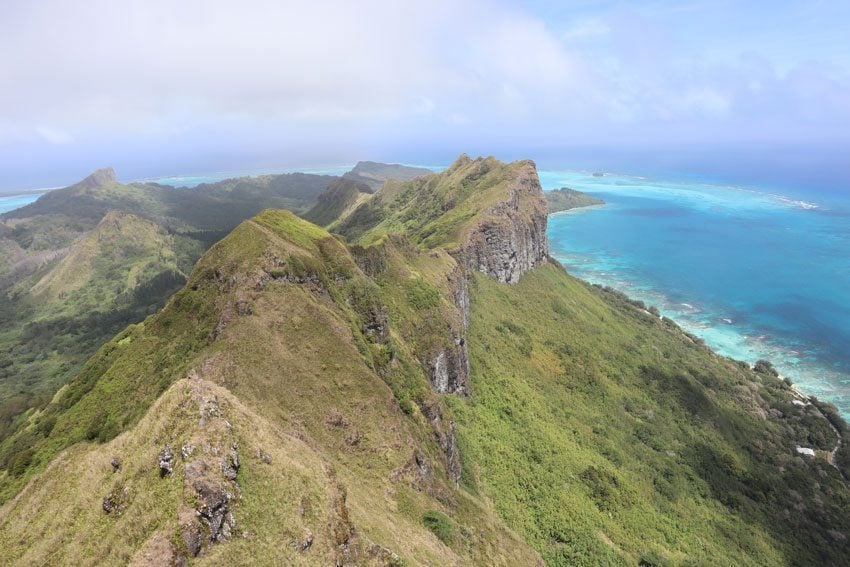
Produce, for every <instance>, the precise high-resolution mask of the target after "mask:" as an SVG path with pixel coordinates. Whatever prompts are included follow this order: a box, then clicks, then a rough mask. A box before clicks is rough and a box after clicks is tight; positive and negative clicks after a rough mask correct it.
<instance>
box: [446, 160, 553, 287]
mask: <svg viewBox="0 0 850 567" xmlns="http://www.w3.org/2000/svg"><path fill="white" fill-rule="evenodd" d="M464 161H465V163H461V162H459V163H457V164H455V166H453V167H458V168H465V167H471V168H472V169H473V172H472V173H470V174H469V175H480V174H481V169H483V168H485V167H487V162H486V161H484V160H481V159H480V158H479V159H478V160H475V161H471V160H464ZM511 165H512V166H514V168H515V169H516V172H515V174H514V175H513V176H512V178H510V180H509V182H508V185H507V187H506V188H505V189H504V195H503V196H502V198H501V199H499V200H498V201H496V202H495V203H493V204H492V205H490V206H489V207H488V208H486V209H485V210H484V211H483V212H481V213H480V214H477V215H476V216H475V221H474V222H473V223H472V225H471V226H470V227H468V228H466V229H465V234H464V235H463V237H462V244H461V245H460V247H459V249H458V252H457V253H458V255H459V256H460V257H461V258H462V260H461V261H462V262H463V263H465V264H466V266H467V268H469V269H472V270H478V271H480V272H482V273H485V274H487V275H489V276H491V277H493V278H496V279H497V280H498V281H500V282H502V283H509V284H515V283H517V282H519V278H520V277H521V276H522V275H523V274H524V273H526V272H528V271H529V270H531V269H532V268H534V267H535V266H538V265H540V264H541V263H544V262H545V261H546V258H547V257H548V255H549V246H548V242H547V236H546V222H547V216H548V209H547V206H546V199H545V197H544V196H543V188H542V187H541V186H540V179H539V178H538V177H537V169H536V167H535V165H534V162H532V161H525V162H518V163H517V164H511Z"/></svg>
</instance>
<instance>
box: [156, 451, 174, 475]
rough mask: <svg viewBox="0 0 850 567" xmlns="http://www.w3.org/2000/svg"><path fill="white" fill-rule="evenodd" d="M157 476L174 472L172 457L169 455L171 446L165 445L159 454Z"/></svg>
mask: <svg viewBox="0 0 850 567" xmlns="http://www.w3.org/2000/svg"><path fill="white" fill-rule="evenodd" d="M158 463H159V476H165V475H169V474H171V473H172V472H173V471H174V455H173V454H172V453H171V446H170V445H166V446H165V448H163V450H162V451H160V453H159V457H158Z"/></svg>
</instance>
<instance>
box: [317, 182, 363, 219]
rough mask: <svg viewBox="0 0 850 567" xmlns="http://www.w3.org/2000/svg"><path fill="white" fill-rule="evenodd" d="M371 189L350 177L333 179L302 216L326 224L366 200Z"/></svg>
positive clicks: (345, 214) (344, 214)
mask: <svg viewBox="0 0 850 567" xmlns="http://www.w3.org/2000/svg"><path fill="white" fill-rule="evenodd" d="M372 194H373V191H372V189H371V188H370V187H369V186H368V185H366V184H364V183H360V182H357V181H353V180H351V179H340V180H338V181H334V182H333V183H331V184H330V185H328V188H327V189H325V190H324V191H323V192H322V194H321V195H319V199H318V202H317V203H316V204H315V205H313V207H312V208H311V209H310V210H309V211H307V212H306V213H304V214H303V215H302V216H303V217H304V218H305V219H307V220H308V221H310V222H312V223H314V224H317V225H319V226H328V225H330V224H331V223H333V222H334V221H336V220H338V219H340V218H342V217H343V216H347V212H348V211H349V210H350V209H352V208H354V207H356V206H358V205H359V204H361V203H362V202H364V201H365V200H367V199H368V198H369V197H370V196H371V195H372Z"/></svg>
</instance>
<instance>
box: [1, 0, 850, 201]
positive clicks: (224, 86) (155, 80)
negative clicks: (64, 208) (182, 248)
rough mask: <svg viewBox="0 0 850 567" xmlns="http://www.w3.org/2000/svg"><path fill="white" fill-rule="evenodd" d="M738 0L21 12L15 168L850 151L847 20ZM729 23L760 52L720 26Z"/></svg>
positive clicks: (9, 71) (16, 12) (23, 7)
mask: <svg viewBox="0 0 850 567" xmlns="http://www.w3.org/2000/svg"><path fill="white" fill-rule="evenodd" d="M719 4H720V7H719V8H718V7H717V5H716V4H714V5H712V4H710V3H703V2H689V3H687V6H685V5H684V4H682V3H675V2H663V1H653V2H644V3H629V4H628V5H625V4H620V3H617V2H613V3H604V4H602V5H600V4H595V3H588V2H575V3H567V4H566V5H564V6H563V7H562V8H561V9H560V10H559V11H558V12H557V13H553V12H551V11H547V10H545V9H542V8H541V7H540V6H539V5H536V4H535V3H534V2H525V3H518V4H512V3H509V2H499V1H488V0H467V1H463V2H451V1H448V0H434V1H432V2H429V3H427V4H423V3H408V2H393V1H389V0H364V1H362V2H357V3H353V2H345V1H316V2H312V3H309V4H307V3H300V2H299V3H295V2H279V1H271V0H244V1H242V2H239V3H235V2H231V1H225V0H207V1H200V0H187V1H183V2H178V3H175V2H170V1H165V0H148V1H141V0H129V1H127V2H111V1H107V0H88V1H85V0H80V1H76V2H68V1H60V0H41V1H34V2H31V3H12V2H2V6H0V10H2V13H0V81H2V85H3V86H4V88H3V89H0V169H2V168H3V167H5V166H9V168H10V169H7V171H12V170H13V169H14V167H12V166H13V165H15V164H18V165H17V167H18V168H19V169H20V168H23V167H35V166H37V165H38V164H39V163H43V165H44V167H47V168H49V167H51V166H50V163H51V162H50V160H55V159H56V156H64V157H65V159H67V160H70V159H71V157H73V156H77V157H79V156H81V155H86V152H89V154H90V155H92V156H93V159H109V160H112V161H115V160H117V161H121V160H122V159H123V160H125V161H126V160H129V159H130V156H132V155H133V152H136V153H137V152H139V151H143V152H145V158H144V159H145V160H146V164H147V166H148V169H155V165H156V162H157V159H158V156H157V155H156V152H157V148H160V149H161V150H162V151H163V153H164V154H165V153H167V154H169V156H165V155H163V156H161V157H162V160H163V161H165V160H166V157H168V158H169V159H172V158H173V157H174V155H175V152H176V154H179V155H182V156H184V157H186V158H189V157H193V156H194V158H198V159H200V157H199V156H201V155H202V154H203V156H205V157H204V159H214V158H215V156H225V155H237V154H239V155H241V154H243V153H250V152H251V151H260V150H261V149H268V150H270V151H271V150H276V151H281V152H286V151H294V150H296V149H297V152H300V155H304V156H308V157H305V158H304V159H309V156H310V155H314V156H315V159H318V160H321V159H331V158H332V157H333V156H331V155H328V156H322V155H321V154H322V151H323V150H322V148H323V147H324V148H326V153H328V154H332V153H333V151H338V152H342V153H346V152H348V153H352V152H355V153H356V151H357V149H358V148H369V149H374V148H392V147H394V146H398V145H401V146H405V147H408V148H412V147H416V144H417V143H418V144H421V145H422V147H423V149H424V150H428V149H429V148H432V147H434V146H438V145H440V144H444V145H451V146H457V145H463V144H472V145H477V146H479V147H481V146H484V145H486V143H487V142H488V141H489V140H498V141H499V143H501V144H502V145H503V146H504V145H505V144H507V143H509V142H508V141H509V140H513V143H514V144H515V145H516V149H517V150H519V149H521V147H522V146H523V145H528V146H529V147H556V146H557V145H558V144H567V143H569V144H578V143H582V142H583V143H586V144H597V145H606V144H607V145H617V144H625V145H635V146H641V145H646V144H659V145H662V144H682V143H691V144H732V143H747V142H776V143H792V142H798V143H809V142H822V141H837V142H840V143H846V142H848V141H850V134H848V131H850V128H848V126H850V67H848V64H850V60H848V59H846V58H843V57H844V55H846V54H847V53H846V50H844V46H842V45H836V46H835V49H828V48H829V46H830V42H829V39H828V38H829V37H831V36H830V33H831V31H830V28H829V27H828V26H827V27H824V24H823V21H821V20H813V21H811V22H809V23H808V24H807V23H806V22H805V21H801V18H803V16H805V15H806V14H811V13H814V12H811V9H810V8H805V5H804V4H803V3H799V6H797V7H796V8H794V9H793V10H792V9H790V8H789V9H786V12H787V13H785V14H784V16H783V17H786V18H787V19H788V22H789V24H788V25H789V26H790V25H791V23H793V22H796V24H795V25H797V26H798V27H799V28H800V29H796V28H795V29H794V30H791V29H774V30H770V29H763V26H762V24H764V25H773V26H776V25H784V24H782V23H781V22H782V21H783V20H776V21H771V22H761V21H760V20H759V19H758V17H757V16H758V13H756V16H754V15H753V12H752V10H751V6H752V4H750V5H749V6H750V9H748V10H746V11H745V12H741V14H739V13H738V12H736V10H737V8H736V7H735V3H734V2H722V3H719ZM792 4H795V3H792ZM822 4H823V11H825V12H829V11H830V10H839V11H840V10H843V8H841V4H840V3H837V2H836V3H829V2H827V3H822ZM795 5H796V4H795ZM683 6H684V7H686V8H688V9H687V10H684V9H683V8H682V7H683ZM763 8H764V10H765V11H767V10H774V11H781V10H779V9H778V8H774V7H773V5H772V4H765V5H764V6H763ZM723 10H726V11H727V12H728V15H729V17H730V18H738V19H739V20H741V19H743V20H747V19H749V20H750V21H749V22H747V21H743V22H741V21H738V22H737V24H736V25H737V26H739V27H741V26H743V29H748V30H751V31H752V38H753V39H752V41H749V42H748V41H746V38H742V37H740V35H741V34H738V35H733V33H734V32H735V30H734V29H726V28H725V27H718V26H720V25H721V24H719V23H718V22H723V21H725V20H723V19H722V18H723V15H724V14H723ZM801 14H803V15H802V16H801ZM780 15H782V14H780ZM816 15H820V14H819V13H816ZM828 16H829V14H824V17H828ZM767 17H768V16H765V18H767ZM770 17H772V18H774V19H775V18H778V17H779V16H778V15H772V16H770ZM703 21H704V25H703V23H702V22H703ZM723 25H724V26H725V24H723ZM747 26H749V27H747ZM813 29H815V30H816V29H821V31H822V33H821V34H820V35H818V34H814V35H813ZM700 35H702V37H699V36H700ZM727 36H728V37H727ZM836 37H837V36H836ZM825 38H826V39H825ZM783 40H784V41H783ZM795 41H799V42H800V43H801V45H800V47H799V48H798V49H797V50H795V51H793V52H791V55H789V52H788V51H787V50H786V48H785V44H786V43H792V44H793V43H794V42H795ZM837 41H838V40H835V39H833V41H832V44H835V43H836V42H837ZM821 54H822V55H823V56H822V57H821ZM836 54H837V55H836ZM792 55H793V56H792ZM798 55H799V57H798ZM803 56H805V58H803ZM50 148H52V149H50ZM311 148H312V150H311ZM331 148H336V150H333V151H331ZM311 151H312V153H311ZM39 152H41V154H39ZM57 152H60V153H57ZM61 152H64V153H61ZM3 154H6V155H7V156H10V157H8V158H7V159H8V160H9V162H8V163H7V162H6V161H5V160H4V158H3V157H2V156H3ZM23 154H26V159H25V160H24V161H23V162H21V155H23ZM194 158H193V159H194ZM40 160H41V161H40ZM3 181H4V180H2V179H0V185H2V184H3Z"/></svg>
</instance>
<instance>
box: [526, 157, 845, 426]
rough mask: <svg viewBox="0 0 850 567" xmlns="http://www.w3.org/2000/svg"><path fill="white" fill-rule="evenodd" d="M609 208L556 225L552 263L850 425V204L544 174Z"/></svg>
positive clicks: (562, 218)
mask: <svg viewBox="0 0 850 567" xmlns="http://www.w3.org/2000/svg"><path fill="white" fill-rule="evenodd" d="M540 177H541V182H542V184H543V186H544V188H545V189H554V188H557V187H562V186H568V187H572V188H574V189H579V190H581V191H585V192H587V193H589V194H592V195H595V196H597V197H600V198H602V199H604V200H605V201H606V203H607V204H606V205H603V206H599V207H590V208H587V209H579V210H575V211H569V212H566V213H558V214H555V215H552V216H550V217H549V243H550V248H551V251H552V254H553V255H554V256H555V257H556V258H558V259H559V260H560V261H561V262H562V263H563V264H564V265H565V266H566V267H567V269H568V270H569V271H570V272H571V273H573V274H574V275H576V276H578V277H580V278H582V279H585V280H587V281H590V282H592V283H599V284H604V285H610V286H611V287H614V288H616V289H619V290H621V291H623V292H625V293H627V294H628V295H630V296H632V297H634V298H637V299H642V300H644V301H645V302H647V303H648V304H652V305H656V306H658V308H659V309H660V310H661V312H662V313H663V314H665V315H667V316H669V317H671V318H673V319H675V320H676V321H677V322H678V323H679V324H680V325H681V326H683V327H684V328H686V329H687V330H689V331H691V332H693V333H694V334H696V335H697V336H699V337H701V338H703V339H704V340H705V342H706V344H708V345H709V346H711V347H712V348H714V349H715V350H717V351H718V352H720V353H721V354H724V355H726V356H731V357H733V358H736V359H740V360H746V361H749V362H754V361H755V360H757V359H759V358H767V359H769V360H771V361H772V362H773V363H774V365H775V366H776V367H777V369H778V370H779V371H780V372H781V373H782V374H784V375H786V376H788V377H789V378H791V379H792V380H793V381H794V382H795V383H796V384H797V385H798V386H799V388H800V389H801V390H802V391H804V392H805V393H807V394H813V395H816V396H818V397H819V398H821V399H823V400H827V401H829V402H832V403H834V404H835V405H836V406H838V407H839V409H840V410H841V412H842V414H843V415H844V416H845V417H847V418H850V199H848V198H847V197H842V196H841V193H840V192H838V191H835V188H832V190H831V191H827V190H806V191H805V192H801V191H799V190H798V191H795V192H789V191H785V190H783V191H782V192H781V193H780V192H779V191H773V190H770V189H767V190H761V189H752V188H741V187H731V186H723V185H713V184H709V183H705V182H703V181H699V180H697V181H692V180H686V181H651V180H648V179H644V178H639V177H629V176H620V175H611V174H606V176H604V177H594V176H593V175H591V174H589V173H581V172H570V171H541V172H540Z"/></svg>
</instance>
